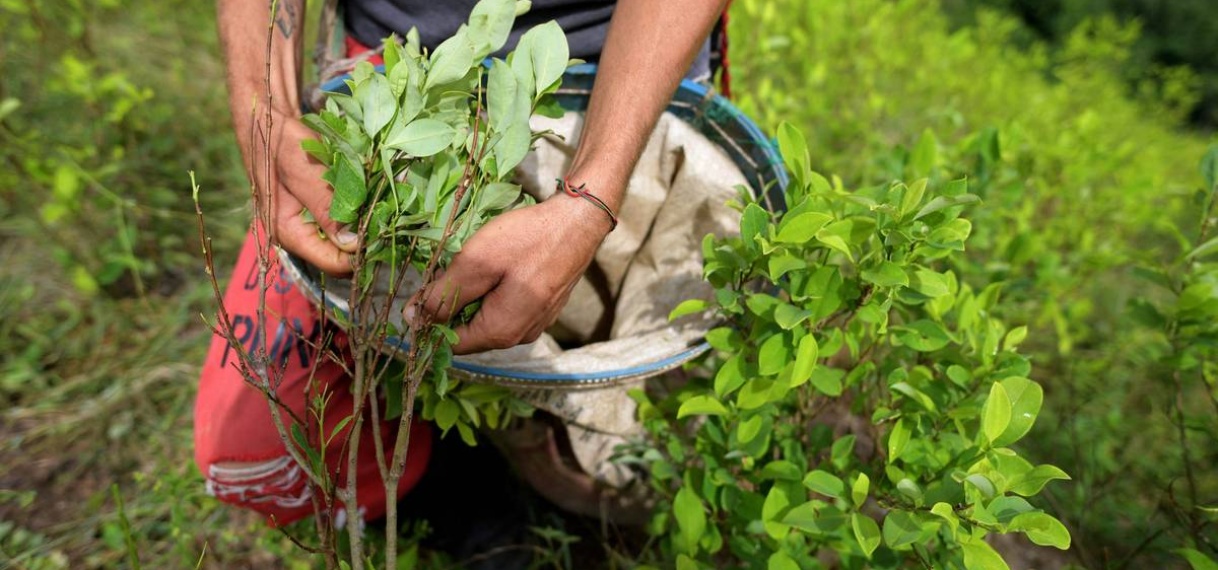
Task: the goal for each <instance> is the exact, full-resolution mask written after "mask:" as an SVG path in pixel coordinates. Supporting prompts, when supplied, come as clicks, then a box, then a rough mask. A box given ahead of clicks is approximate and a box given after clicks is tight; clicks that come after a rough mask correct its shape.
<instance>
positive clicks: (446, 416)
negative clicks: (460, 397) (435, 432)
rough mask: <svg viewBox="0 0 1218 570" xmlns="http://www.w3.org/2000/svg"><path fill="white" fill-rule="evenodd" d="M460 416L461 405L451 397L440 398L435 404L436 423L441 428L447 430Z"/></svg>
mask: <svg viewBox="0 0 1218 570" xmlns="http://www.w3.org/2000/svg"><path fill="white" fill-rule="evenodd" d="M459 417H461V406H459V405H458V404H457V402H455V401H453V400H452V399H444V400H440V402H439V403H437V404H436V425H437V426H439V427H440V429H441V430H443V431H445V432H447V431H448V430H449V428H451V427H453V425H454V424H456V423H457V418H459Z"/></svg>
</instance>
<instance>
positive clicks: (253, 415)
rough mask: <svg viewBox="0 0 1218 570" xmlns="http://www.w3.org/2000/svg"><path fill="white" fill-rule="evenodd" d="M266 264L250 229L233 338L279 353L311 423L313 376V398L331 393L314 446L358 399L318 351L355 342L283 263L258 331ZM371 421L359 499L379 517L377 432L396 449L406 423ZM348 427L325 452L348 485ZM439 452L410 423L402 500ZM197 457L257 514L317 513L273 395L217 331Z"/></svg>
mask: <svg viewBox="0 0 1218 570" xmlns="http://www.w3.org/2000/svg"><path fill="white" fill-rule="evenodd" d="M257 265H258V262H257V242H256V240H255V238H254V236H253V234H252V233H250V234H249V235H247V236H246V240H245V245H244V247H242V249H241V255H240V257H239V258H238V260H237V267H236V269H234V271H233V275H232V278H231V281H230V282H229V284H228V290H227V292H226V293H225V295H224V302H225V306H226V308H227V311H228V314H229V319H230V320H231V324H232V327H233V332H234V334H235V335H236V337H237V339H238V340H239V341H240V342H241V344H242V345H243V346H244V347H245V348H246V350H249V349H251V348H252V347H255V346H260V345H261V346H265V347H266V348H267V350H268V352H269V354H272V355H274V356H275V361H276V362H277V363H278V365H279V366H280V368H279V370H278V371H277V372H279V373H282V383H281V384H280V385H279V387H278V389H277V390H276V393H277V394H278V397H279V399H280V400H281V401H282V402H283V404H284V405H285V406H286V407H288V408H289V409H291V410H292V411H293V412H294V413H295V414H296V415H297V416H298V417H300V418H309V416H308V414H306V407H307V406H306V402H307V399H306V393H305V392H306V390H307V389H308V386H309V376H310V374H311V373H312V374H313V385H314V390H315V392H314V394H313V395H317V394H319V393H321V392H324V393H327V394H329V397H330V400H329V403H328V404H327V406H326V413H325V414H324V418H323V420H322V429H321V430H318V429H317V427H318V426H317V424H316V420H308V419H306V423H311V424H312V425H311V426H308V429H307V433H309V434H312V435H311V436H310V440H311V441H318V438H317V437H316V434H317V433H323V434H330V433H331V432H332V431H333V429H334V427H335V426H336V425H337V424H338V423H339V421H341V420H342V419H343V418H345V417H347V416H349V415H350V414H351V410H352V404H353V400H354V398H353V397H352V395H351V393H350V383H351V382H350V378H349V377H348V376H347V375H346V373H345V372H343V370H342V367H340V366H339V365H338V364H336V363H334V362H332V361H331V360H330V359H327V358H323V359H322V360H321V362H320V363H318V365H317V367H316V371H315V372H314V370H313V364H314V360H315V358H316V355H315V353H314V350H313V346H314V345H315V341H317V340H318V339H320V338H321V331H322V329H323V327H326V332H327V333H330V332H333V333H334V342H333V346H334V347H335V350H338V351H339V352H340V354H341V351H342V350H343V349H344V348H345V347H346V336H345V335H344V334H342V333H341V331H338V330H337V329H336V328H335V327H334V325H332V324H328V323H323V322H322V321H321V318H320V315H319V314H318V312H317V311H316V310H315V309H314V307H313V305H312V303H310V302H309V301H308V299H306V298H305V296H304V295H303V294H302V293H301V292H300V291H299V290H298V289H297V288H296V287H295V286H294V285H293V284H292V283H291V282H290V281H289V280H288V278H287V277H286V275H284V274H283V273H282V272H280V271H279V268H278V263H276V264H275V267H274V270H273V271H272V277H271V278H270V279H269V281H270V283H269V289H268V291H267V295H266V320H267V321H268V322H267V325H266V326H265V327H259V326H257V324H256V323H255V320H256V319H257V306H258V286H257V270H258V267H257ZM263 334H265V335H266V338H263V337H262V335H263ZM282 416H283V417H284V421H285V422H289V421H291V420H290V418H289V416H288V414H286V413H284V414H282ZM350 425H351V424H348V426H350ZM363 425H364V432H363V433H362V434H361V437H360V446H359V461H358V464H359V468H358V471H359V473H358V475H357V479H358V481H359V483H358V490H357V496H358V501H359V508H360V511H361V513H362V514H363V516H364V518H365V519H366V520H370V519H376V518H379V517H381V516H383V515H384V512H385V488H384V484H383V483H382V482H381V477H380V471H379V469H378V467H377V464H376V456H375V450H374V447H373V438H372V431H371V430H372V429H373V428H374V427H376V428H378V429H381V430H382V433H383V434H384V435H385V436H386V440H385V445H386V448H387V449H388V448H390V447H391V446H392V442H393V438H392V437H391V436H390V432H391V431H396V425H397V424H396V422H394V423H393V424H392V426H391V425H390V424H389V423H383V424H382V425H380V426H373V425H372V421H371V419H370V418H368V417H365V421H364V424H363ZM391 427H392V428H393V430H391V429H390V428H391ZM349 429H350V427H347V428H345V429H344V430H343V432H342V433H340V435H339V436H338V437H335V438H333V440H332V444H331V445H330V446H328V447H327V449H326V453H325V457H326V462H327V464H328V466H329V470H330V474H331V476H332V477H335V479H334V480H335V481H338V482H339V483H340V484H342V483H345V482H346V480H347V479H346V474H345V469H344V467H345V463H346V462H345V457H346V451H345V449H343V445H344V443H345V442H346V440H347V437H346V432H347V431H348V430H349ZM431 446H432V433H431V428H430V427H429V426H428V425H427V424H425V423H420V422H417V421H416V423H415V424H414V425H413V426H411V437H410V452H409V455H408V459H407V464H406V472H405V474H404V476H403V477H402V481H401V484H400V486H399V488H398V497H399V498H400V497H401V496H402V495H404V494H405V493H406V491H407V490H409V489H410V488H411V487H413V486H414V485H415V483H417V482H418V480H419V478H420V477H421V476H422V475H423V471H424V470H425V468H426V465H427V460H428V458H429V457H430V455H431ZM195 461H196V462H197V463H198V465H199V469H200V470H202V472H203V476H204V477H205V478H206V479H207V489H208V491H209V492H210V493H211V494H213V495H214V496H215V497H216V498H218V499H220V500H221V501H224V502H227V503H232V504H234V505H238V506H241V507H245V508H248V509H252V510H254V511H257V512H259V513H261V514H263V515H265V516H266V517H267V518H268V519H269V520H270V522H271V523H272V524H274V525H283V524H287V523H290V522H293V521H296V520H299V519H302V518H304V517H306V516H309V515H311V514H313V508H314V507H313V500H312V498H313V492H314V491H313V489H312V487H311V486H310V485H309V484H308V481H307V477H306V475H305V474H304V473H303V472H302V471H301V469H300V467H299V466H298V465H297V464H296V462H295V461H294V460H293V459H292V458H291V456H289V455H288V454H287V452H286V449H285V447H284V443H283V440H282V439H281V438H280V436H279V432H278V431H277V430H276V429H275V425H274V423H272V419H271V413H270V405H269V404H268V402H267V398H266V397H265V396H264V395H263V394H262V393H261V392H259V390H257V389H256V388H254V387H252V386H250V385H248V384H247V383H246V381H245V379H244V378H243V377H242V375H241V373H240V370H239V368H238V361H237V355H236V352H235V350H234V349H233V348H232V347H230V346H229V345H228V343H227V342H225V340H224V339H223V338H221V337H220V336H218V335H216V336H214V337H213V338H212V341H211V349H210V350H209V351H208V353H207V361H206V362H204V364H203V373H202V377H201V378H200V380H199V394H198V399H197V400H196V402H195ZM332 511H333V513H332V514H333V515H334V516H336V517H338V518H340V519H341V518H342V517H343V516H345V515H344V514H343V511H342V507H341V506H339V505H335V507H334V508H333V509H332Z"/></svg>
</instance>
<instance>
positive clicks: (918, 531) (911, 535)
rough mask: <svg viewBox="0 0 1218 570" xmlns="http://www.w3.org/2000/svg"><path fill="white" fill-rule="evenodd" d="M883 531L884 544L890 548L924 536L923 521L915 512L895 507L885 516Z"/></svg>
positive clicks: (910, 542)
mask: <svg viewBox="0 0 1218 570" xmlns="http://www.w3.org/2000/svg"><path fill="white" fill-rule="evenodd" d="M883 532H884V544H887V545H888V547H889V548H901V547H904V546H908V545H910V544H913V543H914V542H917V540H918V538H919V537H921V536H922V523H921V522H920V521H918V519H917V517H915V516H914V515H913V513H910V512H907V511H901V510H895V509H894V510H891V511H888V516H886V517H884V531H883Z"/></svg>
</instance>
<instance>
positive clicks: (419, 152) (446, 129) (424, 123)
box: [384, 119, 457, 157]
mask: <svg viewBox="0 0 1218 570" xmlns="http://www.w3.org/2000/svg"><path fill="white" fill-rule="evenodd" d="M456 132H457V131H456V130H455V129H453V128H452V127H451V126H450V125H448V123H445V122H443V121H438V120H436V119H418V120H415V121H412V122H411V123H410V124H409V125H406V126H405V127H402V128H401V129H395V130H392V131H390V132H389V135H388V136H386V137H385V144H384V146H386V147H388V148H392V149H397V150H401V151H403V152H405V153H406V154H409V155H411V156H414V157H427V156H432V155H434V154H436V153H438V152H440V151H442V150H444V149H445V148H448V146H449V145H450V144H452V140H453V135H455V134H456Z"/></svg>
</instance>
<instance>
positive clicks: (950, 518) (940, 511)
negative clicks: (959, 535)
mask: <svg viewBox="0 0 1218 570" xmlns="http://www.w3.org/2000/svg"><path fill="white" fill-rule="evenodd" d="M930 513H931V514H932V515H935V516H937V517H939V518H941V519H943V520H944V521H946V522H947V526H949V527H951V530H952V537H955V536H956V531H958V530H960V518H959V517H957V516H956V511H954V510H952V506H951V505H949V504H947V503H935V506H933V507H931V508H930Z"/></svg>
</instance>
